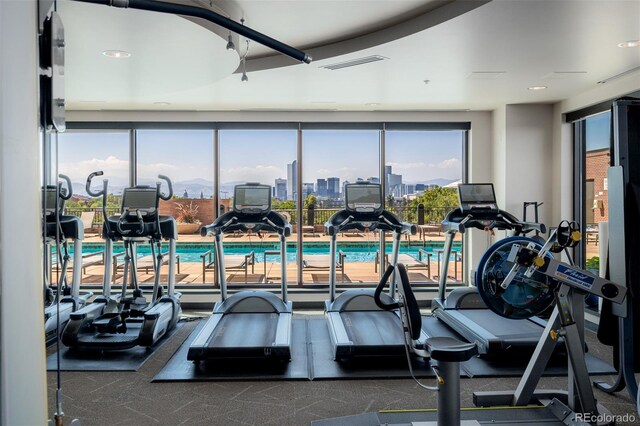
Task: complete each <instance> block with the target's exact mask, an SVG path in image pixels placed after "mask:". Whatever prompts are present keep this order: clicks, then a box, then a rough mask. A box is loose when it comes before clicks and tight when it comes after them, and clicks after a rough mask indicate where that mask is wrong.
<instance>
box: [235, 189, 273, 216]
mask: <svg viewBox="0 0 640 426" xmlns="http://www.w3.org/2000/svg"><path fill="white" fill-rule="evenodd" d="M233 211H234V212H236V213H242V214H250V215H265V214H267V213H269V212H270V211H271V187H270V186H268V185H260V184H258V183H247V184H244V185H236V187H235V188H234V191H233Z"/></svg>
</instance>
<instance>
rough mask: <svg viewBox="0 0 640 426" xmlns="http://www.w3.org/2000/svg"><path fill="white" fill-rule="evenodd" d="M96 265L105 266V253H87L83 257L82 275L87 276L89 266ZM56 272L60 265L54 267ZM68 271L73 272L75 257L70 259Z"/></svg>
mask: <svg viewBox="0 0 640 426" xmlns="http://www.w3.org/2000/svg"><path fill="white" fill-rule="evenodd" d="M95 265H104V251H100V252H96V253H85V254H83V255H82V273H83V274H85V275H86V274H87V268H88V267H89V266H95ZM52 269H53V271H54V272H58V264H57V263H56V264H55V265H53V267H52ZM67 271H68V272H71V271H73V256H70V257H69V262H68V263H67Z"/></svg>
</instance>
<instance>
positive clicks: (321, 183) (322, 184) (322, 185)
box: [316, 179, 328, 197]
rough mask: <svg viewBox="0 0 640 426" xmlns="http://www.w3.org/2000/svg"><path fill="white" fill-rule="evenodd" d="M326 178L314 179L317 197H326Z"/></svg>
mask: <svg viewBox="0 0 640 426" xmlns="http://www.w3.org/2000/svg"><path fill="white" fill-rule="evenodd" d="M327 188H328V187H327V180H326V179H318V180H317V181H316V194H317V195H318V197H326V196H327Z"/></svg>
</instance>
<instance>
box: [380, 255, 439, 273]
mask: <svg viewBox="0 0 640 426" xmlns="http://www.w3.org/2000/svg"><path fill="white" fill-rule="evenodd" d="M431 255H432V253H429V252H427V251H426V250H423V249H418V258H417V259H416V258H415V257H413V256H411V255H409V254H405V253H401V254H398V263H402V264H404V266H405V268H407V270H409V269H426V271H427V278H429V279H430V278H431ZM423 257H424V259H423ZM388 262H389V255H388V254H385V263H388ZM378 265H380V252H379V251H377V252H376V258H375V262H374V271H375V272H378Z"/></svg>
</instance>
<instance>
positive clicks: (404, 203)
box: [385, 130, 465, 283]
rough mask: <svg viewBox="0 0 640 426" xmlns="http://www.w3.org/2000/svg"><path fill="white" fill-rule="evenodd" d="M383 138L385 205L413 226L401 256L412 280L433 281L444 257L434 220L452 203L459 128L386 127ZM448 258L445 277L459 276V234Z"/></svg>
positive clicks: (458, 168)
mask: <svg viewBox="0 0 640 426" xmlns="http://www.w3.org/2000/svg"><path fill="white" fill-rule="evenodd" d="M385 139H386V143H385V182H386V198H387V208H388V209H390V210H391V211H393V212H395V213H396V214H397V215H398V216H399V217H400V218H401V219H402V220H404V221H407V222H410V223H413V224H415V225H416V227H417V228H418V235H416V236H415V237H414V240H413V241H411V242H407V243H406V245H405V246H403V247H401V253H403V256H402V257H403V259H402V260H404V261H405V263H407V264H408V265H409V271H410V273H411V281H412V282H427V283H435V282H437V280H438V278H439V277H438V273H439V272H438V271H440V263H441V262H442V261H443V260H444V259H443V258H442V256H443V247H444V235H443V234H442V233H441V232H440V223H441V222H442V220H443V219H444V217H445V216H446V214H447V213H448V212H449V211H450V210H452V209H453V208H455V207H457V205H458V192H457V184H458V183H460V182H462V177H463V149H464V141H465V132H463V131H424V130H421V131H408V130H397V131H387V132H386V138H385ZM387 250H390V248H389V247H388V248H387ZM449 262H450V266H449V273H448V275H449V277H448V279H449V280H452V281H461V280H462V278H463V270H462V269H463V268H462V236H461V235H460V234H458V235H456V242H455V244H454V246H453V249H452V254H451V256H450V259H449Z"/></svg>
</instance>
